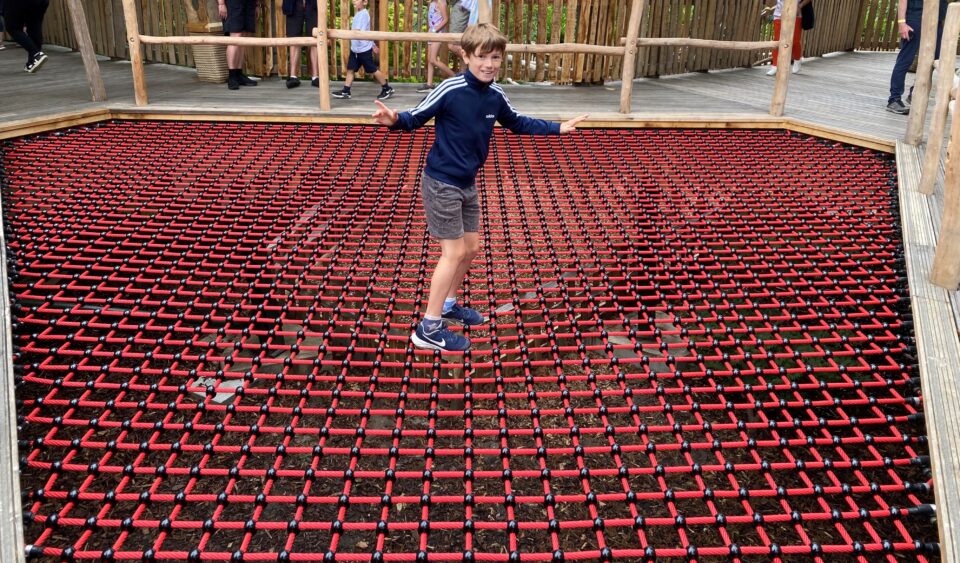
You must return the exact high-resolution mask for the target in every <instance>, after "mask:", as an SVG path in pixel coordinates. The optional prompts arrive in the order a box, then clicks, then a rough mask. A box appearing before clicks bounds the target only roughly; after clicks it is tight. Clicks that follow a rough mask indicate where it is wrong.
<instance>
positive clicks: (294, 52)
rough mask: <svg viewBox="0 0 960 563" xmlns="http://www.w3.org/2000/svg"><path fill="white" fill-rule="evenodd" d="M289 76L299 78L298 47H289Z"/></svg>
mask: <svg viewBox="0 0 960 563" xmlns="http://www.w3.org/2000/svg"><path fill="white" fill-rule="evenodd" d="M290 76H300V47H290Z"/></svg>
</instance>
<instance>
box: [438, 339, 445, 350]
mask: <svg viewBox="0 0 960 563" xmlns="http://www.w3.org/2000/svg"><path fill="white" fill-rule="evenodd" d="M446 345H447V341H446V340H444V339H442V338H441V339H440V343H439V346H440V347H441V348H442V347H444V346H446Z"/></svg>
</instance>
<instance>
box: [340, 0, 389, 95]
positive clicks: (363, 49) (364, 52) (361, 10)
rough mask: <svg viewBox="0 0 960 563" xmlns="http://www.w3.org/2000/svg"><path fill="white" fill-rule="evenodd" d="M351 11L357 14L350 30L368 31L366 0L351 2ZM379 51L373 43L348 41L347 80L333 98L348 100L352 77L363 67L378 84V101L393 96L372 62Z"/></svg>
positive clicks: (361, 40) (360, 40)
mask: <svg viewBox="0 0 960 563" xmlns="http://www.w3.org/2000/svg"><path fill="white" fill-rule="evenodd" d="M353 9H354V10H356V12H357V13H355V14H354V15H353V25H352V26H351V27H350V29H353V30H355V31H370V12H368V11H367V0H353ZM379 53H380V49H379V48H378V47H377V44H376V43H374V42H373V41H366V40H363V39H353V40H351V41H350V58H349V59H347V78H346V80H344V81H343V90H340V91H339V92H334V93H333V94H332V96H333V97H334V98H344V99H350V86H351V85H352V84H353V75H354V73H355V72H357V71H358V70H360V67H361V66H362V67H363V71H364V72H366V73H367V74H373V77H374V78H375V79H376V81H377V82H378V83H380V94H379V95H377V99H378V100H386V99H387V98H389V97H390V96H392V95H393V88H391V87H390V85H389V84H387V77H386V76H384V75H383V73H382V72H380V68H379V67H378V66H377V62H376V61H375V60H373V55H374V54H379Z"/></svg>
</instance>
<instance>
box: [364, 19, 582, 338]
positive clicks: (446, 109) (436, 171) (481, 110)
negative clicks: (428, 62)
mask: <svg viewBox="0 0 960 563" xmlns="http://www.w3.org/2000/svg"><path fill="white" fill-rule="evenodd" d="M461 44H462V46H463V52H464V54H463V62H464V64H465V65H466V67H467V68H466V70H465V71H464V72H463V74H461V75H458V76H455V77H453V78H450V79H447V80H444V81H443V82H442V83H441V84H440V86H438V87H437V88H435V89H434V90H433V91H432V92H431V93H430V94H428V95H427V96H426V97H425V98H424V99H423V101H421V102H420V105H418V106H417V107H415V108H413V109H412V110H410V111H405V112H403V113H398V112H397V111H395V110H392V109H390V108H388V107H387V106H385V105H384V104H382V103H380V102H374V103H376V104H377V106H378V108H377V111H376V112H374V114H373V117H374V119H375V120H376V121H377V123H379V124H381V125H387V126H389V127H390V128H391V129H400V130H404V131H412V130H413V129H417V128H419V127H422V126H423V125H424V124H426V123H427V122H428V121H430V119H432V118H436V135H435V140H434V143H433V147H431V149H430V153H429V154H428V155H427V165H426V168H425V169H424V172H423V177H422V180H421V190H422V193H423V207H424V210H425V211H426V215H427V228H428V230H429V232H430V234H431V235H432V236H433V237H435V238H437V239H438V240H439V241H440V252H441V254H440V260H439V262H437V267H436V269H435V270H434V272H433V277H432V278H431V281H430V298H429V300H428V302H427V310H426V314H425V315H424V318H423V321H422V322H421V323H420V324H419V325H418V326H417V329H416V331H415V332H414V334H413V335H412V336H411V340H412V341H413V343H414V345H416V346H417V347H419V348H427V349H431V350H440V351H446V352H453V351H464V350H467V349H468V348H470V339H469V338H467V337H466V336H464V335H463V334H459V333H454V332H451V331H450V330H449V329H448V328H447V324H446V322H447V321H451V322H456V323H459V324H463V325H466V326H471V325H478V324H481V323H483V322H485V320H486V319H484V317H483V316H482V315H481V314H480V313H478V312H477V311H474V310H473V309H470V308H468V307H463V306H460V305H458V304H457V290H458V289H459V288H460V284H461V283H462V282H463V278H464V276H465V275H466V273H467V270H468V269H469V268H470V263H471V262H472V261H473V258H474V257H475V256H476V255H477V253H479V252H480V235H479V232H478V231H479V227H480V204H479V200H478V198H477V186H476V183H475V181H476V176H477V171H478V170H479V169H480V167H481V166H482V165H483V162H484V160H486V158H487V152H488V151H489V147H490V137H491V135H492V134H493V122H494V121H499V122H500V124H502V125H503V126H505V127H507V128H508V129H510V130H511V131H513V132H514V133H525V134H530V135H556V134H558V133H569V132H571V131H573V130H574V129H576V126H577V124H578V123H580V122H581V121H583V120H584V119H586V117H587V116H585V115H581V116H580V117H576V118H574V119H571V120H570V121H566V122H564V123H562V124H557V123H551V122H549V121H543V120H540V119H532V118H530V117H526V116H524V115H521V114H519V113H517V111H516V110H515V109H513V107H512V106H511V105H510V101H509V100H507V97H506V95H505V94H504V93H503V90H501V89H500V86H498V85H497V84H494V82H493V80H494V78H496V76H497V73H498V72H499V71H500V65H501V63H502V62H503V54H504V51H505V50H506V46H507V38H506V37H504V36H503V35H502V34H501V33H500V32H499V31H498V30H497V28H496V27H494V26H492V25H490V24H480V25H477V26H471V27H469V28H467V31H466V32H465V33H464V34H463V40H462V43H461Z"/></svg>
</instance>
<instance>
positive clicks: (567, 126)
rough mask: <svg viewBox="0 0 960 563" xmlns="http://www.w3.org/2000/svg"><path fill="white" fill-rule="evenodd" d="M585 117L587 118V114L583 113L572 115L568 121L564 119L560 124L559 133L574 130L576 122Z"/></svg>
mask: <svg viewBox="0 0 960 563" xmlns="http://www.w3.org/2000/svg"><path fill="white" fill-rule="evenodd" d="M586 118H587V116H586V114H584V115H580V116H577V117H574V118H573V119H571V120H569V121H564V122H563V123H561V124H560V133H561V134H563V133H569V132H571V131H574V130H576V128H577V123H580V122H581V121H583V120H584V119H586Z"/></svg>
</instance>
